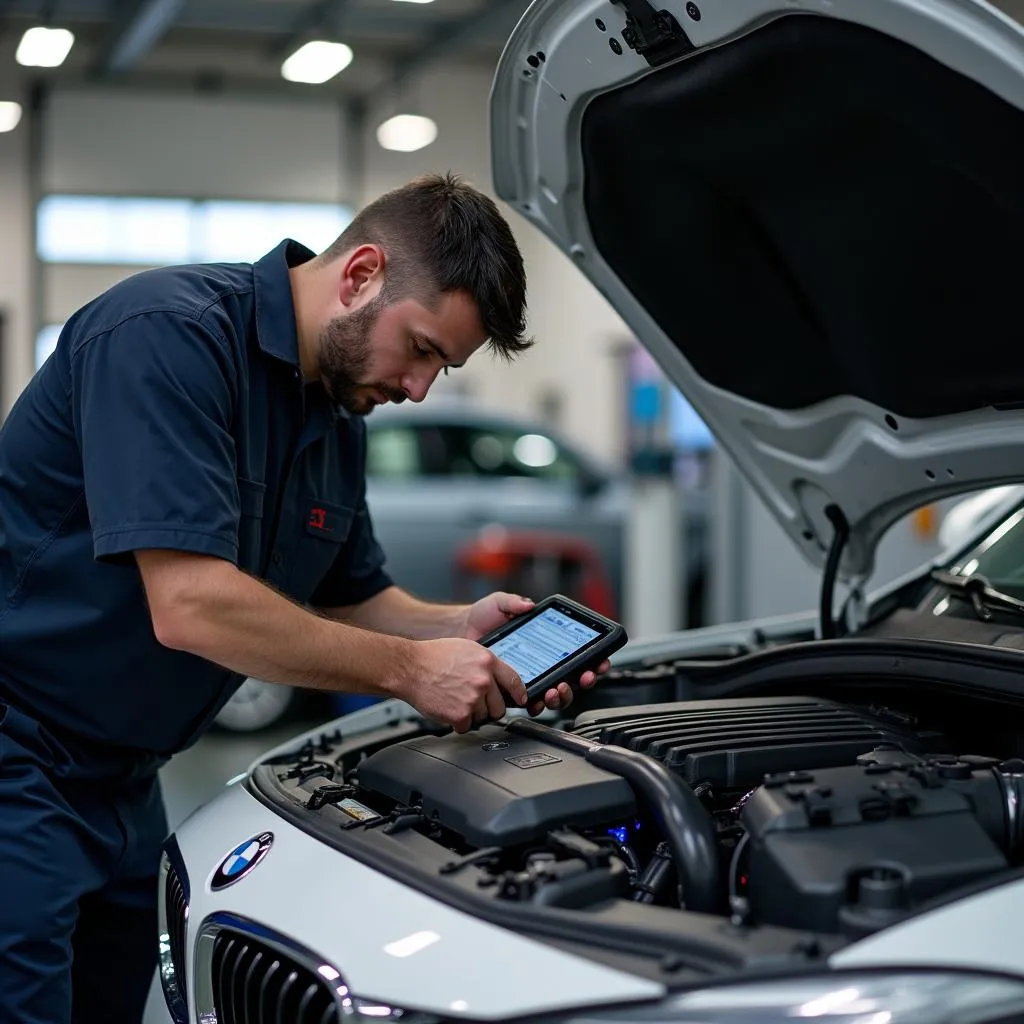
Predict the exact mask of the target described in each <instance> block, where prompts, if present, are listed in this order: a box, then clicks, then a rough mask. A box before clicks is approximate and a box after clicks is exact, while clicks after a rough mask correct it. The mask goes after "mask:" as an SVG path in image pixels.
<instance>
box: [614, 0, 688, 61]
mask: <svg viewBox="0 0 1024 1024" xmlns="http://www.w3.org/2000/svg"><path fill="white" fill-rule="evenodd" d="M613 2H615V3H618V4H619V5H620V6H621V7H624V8H625V9H626V27H625V28H624V29H623V30H622V38H623V41H624V42H625V43H626V45H627V46H628V47H629V48H630V49H631V50H635V51H636V52H637V53H638V54H640V56H641V57H643V58H644V60H646V61H647V63H648V64H650V66H651V67H652V68H656V67H658V66H659V65H661V64H666V63H668V61H670V60H675V58H676V57H682V56H683V55H684V54H687V53H690V52H691V51H693V50H694V49H696V47H694V45H693V43H691V42H690V38H689V36H687V34H686V33H685V32H684V31H683V29H682V26H681V25H680V24H679V22H678V21H676V18H675V15H673V14H671V13H670V12H669V11H656V10H655V9H654V8H653V7H652V6H651V4H650V0H613Z"/></svg>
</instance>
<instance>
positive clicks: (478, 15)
mask: <svg viewBox="0 0 1024 1024" xmlns="http://www.w3.org/2000/svg"><path fill="white" fill-rule="evenodd" d="M525 9H526V0H485V2H484V4H483V6H482V7H481V8H480V9H479V10H478V11H475V12H474V13H473V14H470V15H467V16H466V17H465V18H460V19H459V20H458V21H456V22H454V23H452V22H450V21H449V22H445V23H444V24H442V25H438V26H436V27H434V28H432V29H431V30H430V31H429V32H428V33H427V36H426V39H425V40H424V42H423V45H422V46H419V47H417V49H416V50H415V51H414V52H413V53H411V54H410V55H409V56H407V57H405V58H403V59H401V60H399V61H397V62H396V63H395V65H394V68H393V70H392V73H391V75H390V77H389V78H388V79H387V80H386V81H385V82H383V83H382V84H381V85H380V86H378V87H377V88H376V89H375V90H374V91H375V92H377V91H381V92H391V93H394V92H400V91H401V90H402V88H403V87H404V86H405V85H407V84H408V83H409V82H410V81H411V80H412V79H414V78H415V77H416V76H417V75H420V74H422V73H423V72H424V71H426V70H427V69H428V68H430V67H433V66H434V65H436V64H439V63H440V62H442V61H445V60H453V59H456V58H458V57H460V56H461V55H462V54H463V52H464V51H465V50H466V49H467V47H469V46H472V45H473V44H474V43H478V42H484V41H487V42H491V41H493V39H494V38H496V37H498V38H500V39H501V41H502V42H503V41H504V40H505V39H507V38H508V35H509V33H511V31H512V28H513V27H514V26H515V24H516V22H517V21H518V20H519V17H520V15H521V14H522V13H523V11H524V10H525Z"/></svg>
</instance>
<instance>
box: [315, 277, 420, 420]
mask: <svg viewBox="0 0 1024 1024" xmlns="http://www.w3.org/2000/svg"><path fill="white" fill-rule="evenodd" d="M383 308H384V303H383V301H382V300H381V296H379V295H378V296H376V297H375V298H374V299H372V300H371V301H370V302H369V303H367V304H366V305H365V306H363V307H362V308H361V309H356V310H353V312H351V313H349V314H348V315H347V316H339V317H335V318H334V319H333V320H331V321H330V322H329V323H328V324H327V326H326V327H324V329H323V330H322V331H321V332H320V355H319V370H320V378H321V380H322V381H323V382H324V387H325V388H326V389H327V393H328V394H329V395H330V397H331V399H332V400H333V401H334V402H337V404H338V405H340V406H341V407H342V408H343V409H345V410H346V411H348V412H350V413H353V414H354V415H356V416H368V415H369V414H370V413H371V412H372V411H373V408H374V401H373V399H372V398H370V397H369V396H366V395H360V394H359V389H360V388H365V387H367V386H369V387H372V388H374V389H375V390H376V391H379V392H380V393H381V394H382V395H383V396H384V397H385V398H386V399H387V400H388V401H390V402H394V403H396V404H400V403H402V402H404V401H405V399H406V394H405V392H404V391H399V390H397V389H396V388H392V387H389V386H388V385H387V384H383V383H377V384H371V383H370V382H369V381H367V380H366V374H367V373H368V371H369V366H370V357H371V354H372V345H371V343H370V336H371V334H372V333H373V328H374V326H375V325H376V323H377V318H378V317H379V316H380V312H381V310H382V309H383Z"/></svg>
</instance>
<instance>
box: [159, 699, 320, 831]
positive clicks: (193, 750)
mask: <svg viewBox="0 0 1024 1024" xmlns="http://www.w3.org/2000/svg"><path fill="white" fill-rule="evenodd" d="M319 721H320V720H319V719H316V720H310V719H308V718H307V719H302V718H290V719H289V720H288V721H287V722H284V723H282V724H281V725H277V726H274V727H272V728H270V729H267V730H265V731H263V732H258V733H232V732H225V731H223V730H220V729H213V730H211V731H210V732H208V733H207V734H206V735H205V736H203V737H202V739H200V740H199V742H198V743H196V744H195V746H193V747H190V748H189V749H188V750H186V751H184V752H183V753H181V754H178V755H177V756H176V757H174V758H173V759H172V760H171V762H170V764H168V765H167V766H166V767H164V769H163V770H162V771H161V773H160V781H161V784H162V786H163V791H164V803H165V805H166V807H167V823H168V825H169V826H170V828H171V830H172V831H173V830H174V829H176V828H177V827H178V826H179V825H180V824H181V823H182V821H184V820H185V818H187V817H188V816H189V815H190V814H191V813H192V812H193V811H194V810H195V809H196V808H197V807H200V806H201V805H202V804H204V803H206V802H207V801H208V800H210V799H212V798H213V797H214V796H216V795H217V793H218V792H220V790H221V789H222V788H223V786H224V783H226V782H227V781H228V779H231V778H234V776H236V775H238V774H239V772H243V771H245V769H246V768H248V767H249V765H250V764H251V763H252V762H253V761H254V760H255V759H256V758H257V757H259V755H260V754H262V753H263V752H264V751H267V750H270V748H271V747H274V746H276V745H277V744H278V743H283V742H284V741H285V740H287V739H289V738H290V737H292V736H297V735H299V733H301V732H303V731H305V730H306V729H310V728H312V727H313V726H314V725H316V724H318V722H319Z"/></svg>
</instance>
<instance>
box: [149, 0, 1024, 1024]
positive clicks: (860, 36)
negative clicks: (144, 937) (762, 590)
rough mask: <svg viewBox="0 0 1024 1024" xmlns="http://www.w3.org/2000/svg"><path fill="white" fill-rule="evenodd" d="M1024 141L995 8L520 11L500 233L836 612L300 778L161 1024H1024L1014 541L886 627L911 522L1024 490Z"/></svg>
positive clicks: (992, 541)
mask: <svg viewBox="0 0 1024 1024" xmlns="http://www.w3.org/2000/svg"><path fill="white" fill-rule="evenodd" d="M1022 111H1024V30H1022V27H1021V25H1020V24H1018V23H1017V22H1016V21H1015V20H1013V19H1011V18H1010V17H1008V16H1006V15H1004V14H1002V13H1000V11H999V10H997V9H995V8H994V7H992V6H990V5H988V4H986V3H983V2H980V0H929V2H922V0H871V2H868V0H729V2H726V0H689V2H687V0H664V2H659V3H658V4H657V5H656V6H652V5H651V4H650V3H648V2H647V0H621V3H619V4H612V3H609V2H608V0H537V2H536V3H534V4H533V6H531V7H530V9H529V10H528V12H527V13H526V15H525V16H524V17H523V19H522V21H521V22H520V24H519V26H518V27H517V29H516V31H515V34H514V35H513V37H512V39H511V40H510V42H509V43H508V46H507V48H506V50H505V52H504V54H503V56H502V59H501V62H500V65H499V68H498V72H497V77H496V80H495V83H494V89H493V93H492V98H491V112H492V114H491V128H492V131H491V135H492V144H493V156H494V159H493V163H494V169H495V179H496V187H497V191H498V193H499V194H500V196H501V197H502V198H503V199H504V200H505V201H506V202H508V203H509V204H511V206H512V207H513V208H514V209H516V210H518V211H519V212H521V213H522V214H523V215H524V216H525V217H528V218H529V219H531V220H532V221H533V222H534V223H535V224H537V225H538V226H539V227H540V228H541V229H542V230H543V231H545V232H546V233H547V235H548V236H549V237H550V238H551V239H553V240H554V241H555V242H556V243H557V244H558V245H559V246H560V247H561V248H562V249H563V250H564V251H565V252H566V253H568V254H569V255H570V256H571V257H572V259H573V261H574V262H575V263H576V264H577V265H578V267H579V268H580V270H581V272H583V273H585V274H586V275H587V276H588V277H589V278H590V279H591V280H592V281H593V282H594V283H595V284H596V285H597V286H598V287H599V288H600V290H601V291H602V292H603V294H604V295H606V296H607V297H608V299H609V301H610V302H611V303H612V304H613V305H614V306H615V308H616V309H617V310H618V312H619V313H620V314H621V315H622V316H623V317H624V319H625V320H626V322H627V323H628V324H629V326H630V328H631V329H632V330H633V331H634V332H635V334H636V335H637V337H638V338H640V339H641V341H642V342H643V343H644V344H645V345H646V346H647V347H648V349H649V350H650V351H651V353H652V354H653V355H654V356H655V357H656V358H657V359H658V360H659V362H660V363H661V365H662V366H663V367H664V369H665V370H666V372H667V373H668V374H669V375H670V376H671V378H672V380H673V381H674V382H675V383H676V384H677V386H679V387H680V389H681V390H682V391H683V393H684V394H686V396H687V397H688V399H689V400H690V401H691V402H692V403H693V405H694V407H695V408H696V410H697V412H698V413H699V414H700V416H701V417H702V418H703V419H704V420H705V422H707V423H708V424H709V426H710V427H711V428H712V430H713V431H714V432H715V434H716V436H717V438H718V440H719V442H720V443H721V444H722V446H723V447H724V448H726V449H727V450H728V451H729V452H730V454H731V456H732V458H733V459H734V461H735V463H736V464H737V466H738V467H739V468H740V470H741V471H742V472H744V473H745V474H746V476H747V477H748V478H749V479H750V481H751V483H752V485H753V486H754V487H755V488H756V489H757V490H758V492H759V493H760V494H761V496H762V497H763V498H764V500H765V502H766V504H767V505H768V507H769V508H770V509H771V510H772V512H773V513H774V514H775V516H776V517H777V519H778V521H779V523H780V524H781V526H782V528H783V529H784V530H785V532H786V533H787V534H788V535H789V537H790V538H791V540H792V542H793V543H794V544H795V545H796V546H797V547H798V548H799V549H800V550H801V551H802V552H803V553H804V555H805V556H806V558H807V559H808V560H809V561H810V562H811V563H813V564H815V565H817V566H819V567H820V568H821V571H822V599H821V608H820V611H819V613H818V614H817V615H807V616H792V617H789V618H785V619H781V620H774V621H771V622H759V623H750V624H747V625H745V626H738V627H719V628H714V629H709V630H704V631H701V632H699V633H691V634H681V635H679V636H676V637H667V638H664V639H663V640H661V641H659V642H657V643H650V644H647V645H644V646H641V645H632V646H631V647H627V648H626V649H625V650H624V651H623V652H621V653H620V655H619V657H617V658H616V661H615V666H616V667H615V669H614V670H613V672H612V673H610V674H609V676H608V677H607V678H606V679H605V680H603V681H602V683H601V684H600V685H599V686H598V687H597V688H596V689H595V690H594V691H592V693H588V695H587V696H586V698H583V697H581V699H580V700H579V701H578V702H577V704H576V705H574V707H573V709H572V711H573V714H574V715H575V716H576V717H575V718H572V719H568V718H567V719H559V718H558V717H553V718H546V719H542V720H537V719H529V718H526V717H524V716H523V715H521V714H511V715H510V716H509V717H508V718H506V719H505V720H503V721H502V722H501V723H497V724H489V725H486V726H483V727H481V728H479V729H477V730H475V731H473V732H470V733H468V734H466V735H462V736H459V735H455V734H453V733H450V732H448V733H445V732H443V731H441V730H439V729H437V728H435V727H433V726H432V725H431V723H429V722H427V721H424V720H423V719H422V718H420V717H419V716H418V715H417V714H416V713H415V712H414V711H413V710H412V709H411V708H409V707H408V706H406V705H404V704H400V703H395V702H386V703H382V704H379V705H376V706H374V707H371V708H367V709H365V710H363V711H360V712H357V713H355V714H353V715H350V716H346V717H344V718H341V719H339V720H337V721H334V722H332V723H330V724H329V725H327V726H324V727H323V728H322V729H317V730H314V731H313V732H312V733H309V734H306V735H304V736H299V737H296V739H295V740H294V741H293V742H290V743H286V744H284V745H283V746H281V747H279V748H277V749H276V750H274V751H271V752H270V753H268V755H267V756H266V757H264V758H261V759H260V760H259V761H258V762H257V763H256V764H254V765H253V766H252V768H251V769H250V770H249V771H248V772H247V773H246V774H245V776H244V777H243V778H241V779H240V780H236V781H235V782H234V783H233V784H232V785H230V786H229V787H227V789H226V790H225V792H224V793H222V794H221V795H220V796H219V797H218V798H217V799H216V800H214V801H213V802H212V803H211V804H209V805H208V806H206V807H205V808H202V809H201V810H199V811H198V812H196V813H195V814H194V815H193V816H192V817H191V818H190V819H189V820H188V821H187V822H186V823H185V824H184V825H182V826H181V828H180V829H179V830H178V831H177V833H176V835H174V836H173V837H172V838H171V839H170V840H169V842H168V844H167V851H166V858H165V863H164V868H163V871H164V884H163V887H162V890H161V939H160V941H161V972H160V973H161V981H162V984H163V988H164V992H165V994H166V1002H167V1007H168V1010H167V1012H168V1013H169V1014H170V1016H171V1017H172V1019H174V1020H175V1021H186V1020H189V1021H193V1022H213V1021H216V1022H217V1024H243V1022H246V1024H248V1022H256V1021H271V1020H287V1021H296V1022H300V1024H306V1022H314V1021H317V1022H326V1021H331V1022H333V1021H340V1020H341V1019H343V1018H348V1017H351V1018H377V1019H384V1020H389V1019H391V1020H396V1019H402V1020H404V1021H407V1022H409V1024H426V1022H428V1021H434V1022H437V1021H454V1020H471V1021H503V1022H511V1021H516V1022H521V1021H527V1020H528V1021H544V1022H552V1024H553V1022H558V1024H569V1022H572V1024H583V1022H588V1024H590V1022H593V1024H598V1022H608V1024H610V1022H627V1021H635V1022H641V1021H643V1022H651V1024H655V1022H661V1024H675V1022H684V1021H687V1022H697V1021H700V1022H703V1024H726V1022H729V1024H746V1022H750V1024H754V1022H755V1021H756V1022H758V1024H763V1022H776V1021H778V1022H782V1021H786V1020H792V1019H795V1018H823V1019H826V1020H828V1021H829V1022H837V1024H838V1022H844V1024H854V1022H856V1024H911V1022H914V1024H917V1022H928V1024H937V1022H958V1024H966V1022H972V1024H994V1022H996V1021H1009V1020H1020V1019H1022V1015H1024V873H1022V870H1021V866H1022V863H1024V761H1022V760H1020V757H1021V755H1022V753H1024V602H1022V597H1024V526H1022V525H1021V524H1022V522H1024V509H1019V508H1018V509H1016V510H1013V509H1008V508H1005V507H1003V508H996V509H993V510H991V511H990V512H989V513H987V514H986V516H985V517H984V523H983V524H979V527H978V532H977V534H976V536H975V537H974V538H972V540H971V542H970V543H969V544H965V545H964V548H963V550H962V551H957V552H952V553H950V556H949V559H948V560H943V561H942V562H941V563H939V564H937V566H935V567H932V566H925V567H922V569H921V571H920V573H917V574H913V575H912V576H909V577H907V578H905V579H903V580H900V581H899V582H898V583H897V584H894V585H892V586H890V587H889V588H887V589H886V590H885V591H884V592H882V593H878V594H874V595H866V594H865V593H864V581H865V580H866V579H867V578H868V576H869V573H870V571H871V567H872V561H873V557H874V552H875V549H876V546H877V544H878V541H879V538H880V537H881V536H882V534H883V532H884V531H885V529H886V528H887V527H888V526H889V525H890V524H892V523H894V522H895V521H896V520H897V519H898V518H899V517H900V516H902V515H904V514H905V513H907V512H908V511H910V510H911V509H913V508H915V507H917V506H919V505H922V504H924V503H927V502H930V501H934V500H936V499H938V498H940V497H944V496H948V495H951V494H954V493H967V492H970V491H977V490H980V489H983V488H988V487H993V486H1001V485H1005V484H1011V483H1018V482H1020V481H1021V479H1022V478H1024V466H1022V462H1021V441H1020V439H1021V437H1022V436H1024V346H1022V345H1021V344H1020V343H1019V342H1020V335H1021V314H1020V301H1019V295H1020V287H1021V286H1020V282H1021V280H1024V246H1022V245H1021V244H1020V243H1021V241H1024V186H1022V184H1021V182H1022V180H1024V175H1022V172H1024V113H1022ZM838 590H842V591H843V600H842V601H838V600H837V591H838ZM837 605H838V607H837Z"/></svg>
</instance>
